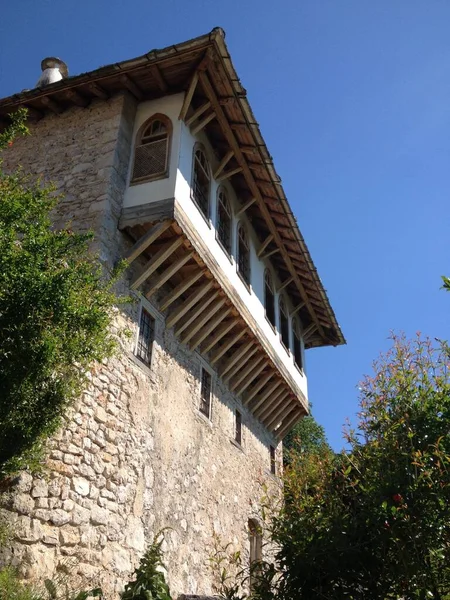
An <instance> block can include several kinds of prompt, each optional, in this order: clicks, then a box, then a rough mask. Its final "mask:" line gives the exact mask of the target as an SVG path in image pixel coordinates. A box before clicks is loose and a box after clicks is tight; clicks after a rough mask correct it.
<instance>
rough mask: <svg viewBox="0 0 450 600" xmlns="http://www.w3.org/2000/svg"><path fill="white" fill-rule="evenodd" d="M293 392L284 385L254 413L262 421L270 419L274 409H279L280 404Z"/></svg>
mask: <svg viewBox="0 0 450 600" xmlns="http://www.w3.org/2000/svg"><path fill="white" fill-rule="evenodd" d="M290 394H291V392H290V391H286V388H284V387H282V388H280V389H279V390H278V391H276V392H275V394H274V395H273V396H272V397H271V398H269V399H268V402H266V403H265V404H262V405H261V406H260V407H259V409H258V410H256V411H255V412H254V415H255V417H256V418H257V419H259V420H260V421H264V420H265V419H268V418H269V417H270V416H271V415H272V414H273V412H274V411H276V410H278V409H279V407H280V405H281V404H283V402H285V401H286V399H287V398H289V396H290Z"/></svg>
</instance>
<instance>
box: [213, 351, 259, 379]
mask: <svg viewBox="0 0 450 600" xmlns="http://www.w3.org/2000/svg"><path fill="white" fill-rule="evenodd" d="M257 351H258V347H257V346H256V344H255V343H254V342H253V344H252V348H249V349H248V350H247V352H246V353H245V354H244V355H243V356H241V358H240V359H239V360H238V361H237V362H236V363H235V364H234V365H233V366H232V367H231V368H229V370H228V372H227V374H226V375H225V377H223V374H222V373H221V375H222V378H223V380H224V381H225V383H227V384H228V382H229V381H230V380H231V379H232V378H233V377H234V376H235V375H236V374H237V373H239V371H240V370H241V369H242V368H243V367H245V365H246V364H247V362H248V361H249V360H250V359H251V357H252V356H253V355H254V354H256V352H257Z"/></svg>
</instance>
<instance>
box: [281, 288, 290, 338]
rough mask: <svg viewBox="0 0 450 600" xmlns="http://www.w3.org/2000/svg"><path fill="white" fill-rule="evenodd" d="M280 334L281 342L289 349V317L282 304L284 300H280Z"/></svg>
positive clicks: (284, 305)
mask: <svg viewBox="0 0 450 600" xmlns="http://www.w3.org/2000/svg"><path fill="white" fill-rule="evenodd" d="M280 332H281V341H282V342H283V344H284V346H285V348H286V349H288V348H289V317H288V312H287V308H286V304H285V302H284V298H280Z"/></svg>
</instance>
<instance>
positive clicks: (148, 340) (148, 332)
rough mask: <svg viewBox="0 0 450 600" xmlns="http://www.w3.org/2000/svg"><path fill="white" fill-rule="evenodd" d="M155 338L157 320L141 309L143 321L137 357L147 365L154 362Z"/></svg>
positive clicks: (140, 327)
mask: <svg viewBox="0 0 450 600" xmlns="http://www.w3.org/2000/svg"><path fill="white" fill-rule="evenodd" d="M154 337H155V319H154V318H153V317H152V316H151V314H150V313H149V312H148V311H147V310H145V308H142V309H141V320H140V323H139V335H138V341H137V346H136V356H137V358H139V360H141V361H142V362H143V363H145V364H146V365H147V366H149V365H150V363H151V360H152V344H153V339H154Z"/></svg>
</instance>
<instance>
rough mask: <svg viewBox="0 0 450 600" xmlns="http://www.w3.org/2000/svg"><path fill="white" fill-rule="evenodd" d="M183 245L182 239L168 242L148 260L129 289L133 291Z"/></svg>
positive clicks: (177, 238)
mask: <svg viewBox="0 0 450 600" xmlns="http://www.w3.org/2000/svg"><path fill="white" fill-rule="evenodd" d="M183 243H184V239H183V238H182V237H176V238H175V239H172V240H169V241H168V242H167V243H166V244H164V246H163V247H162V248H161V249H160V250H159V251H158V252H157V253H156V254H155V255H154V256H152V258H151V259H150V261H149V262H148V263H147V265H146V266H145V267H144V270H143V271H142V273H141V274H140V275H138V276H137V277H136V279H135V280H134V281H133V283H132V284H131V286H130V287H131V289H133V290H135V289H136V288H138V287H139V286H140V285H141V283H143V282H144V281H145V280H146V279H147V278H148V277H150V275H151V274H152V273H153V272H154V271H155V270H156V269H157V268H158V267H159V266H160V265H162V263H163V262H164V261H165V260H167V259H168V258H169V256H171V255H172V254H173V253H174V252H175V250H176V249H177V248H179V247H180V246H181V245H182V244H183Z"/></svg>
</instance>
